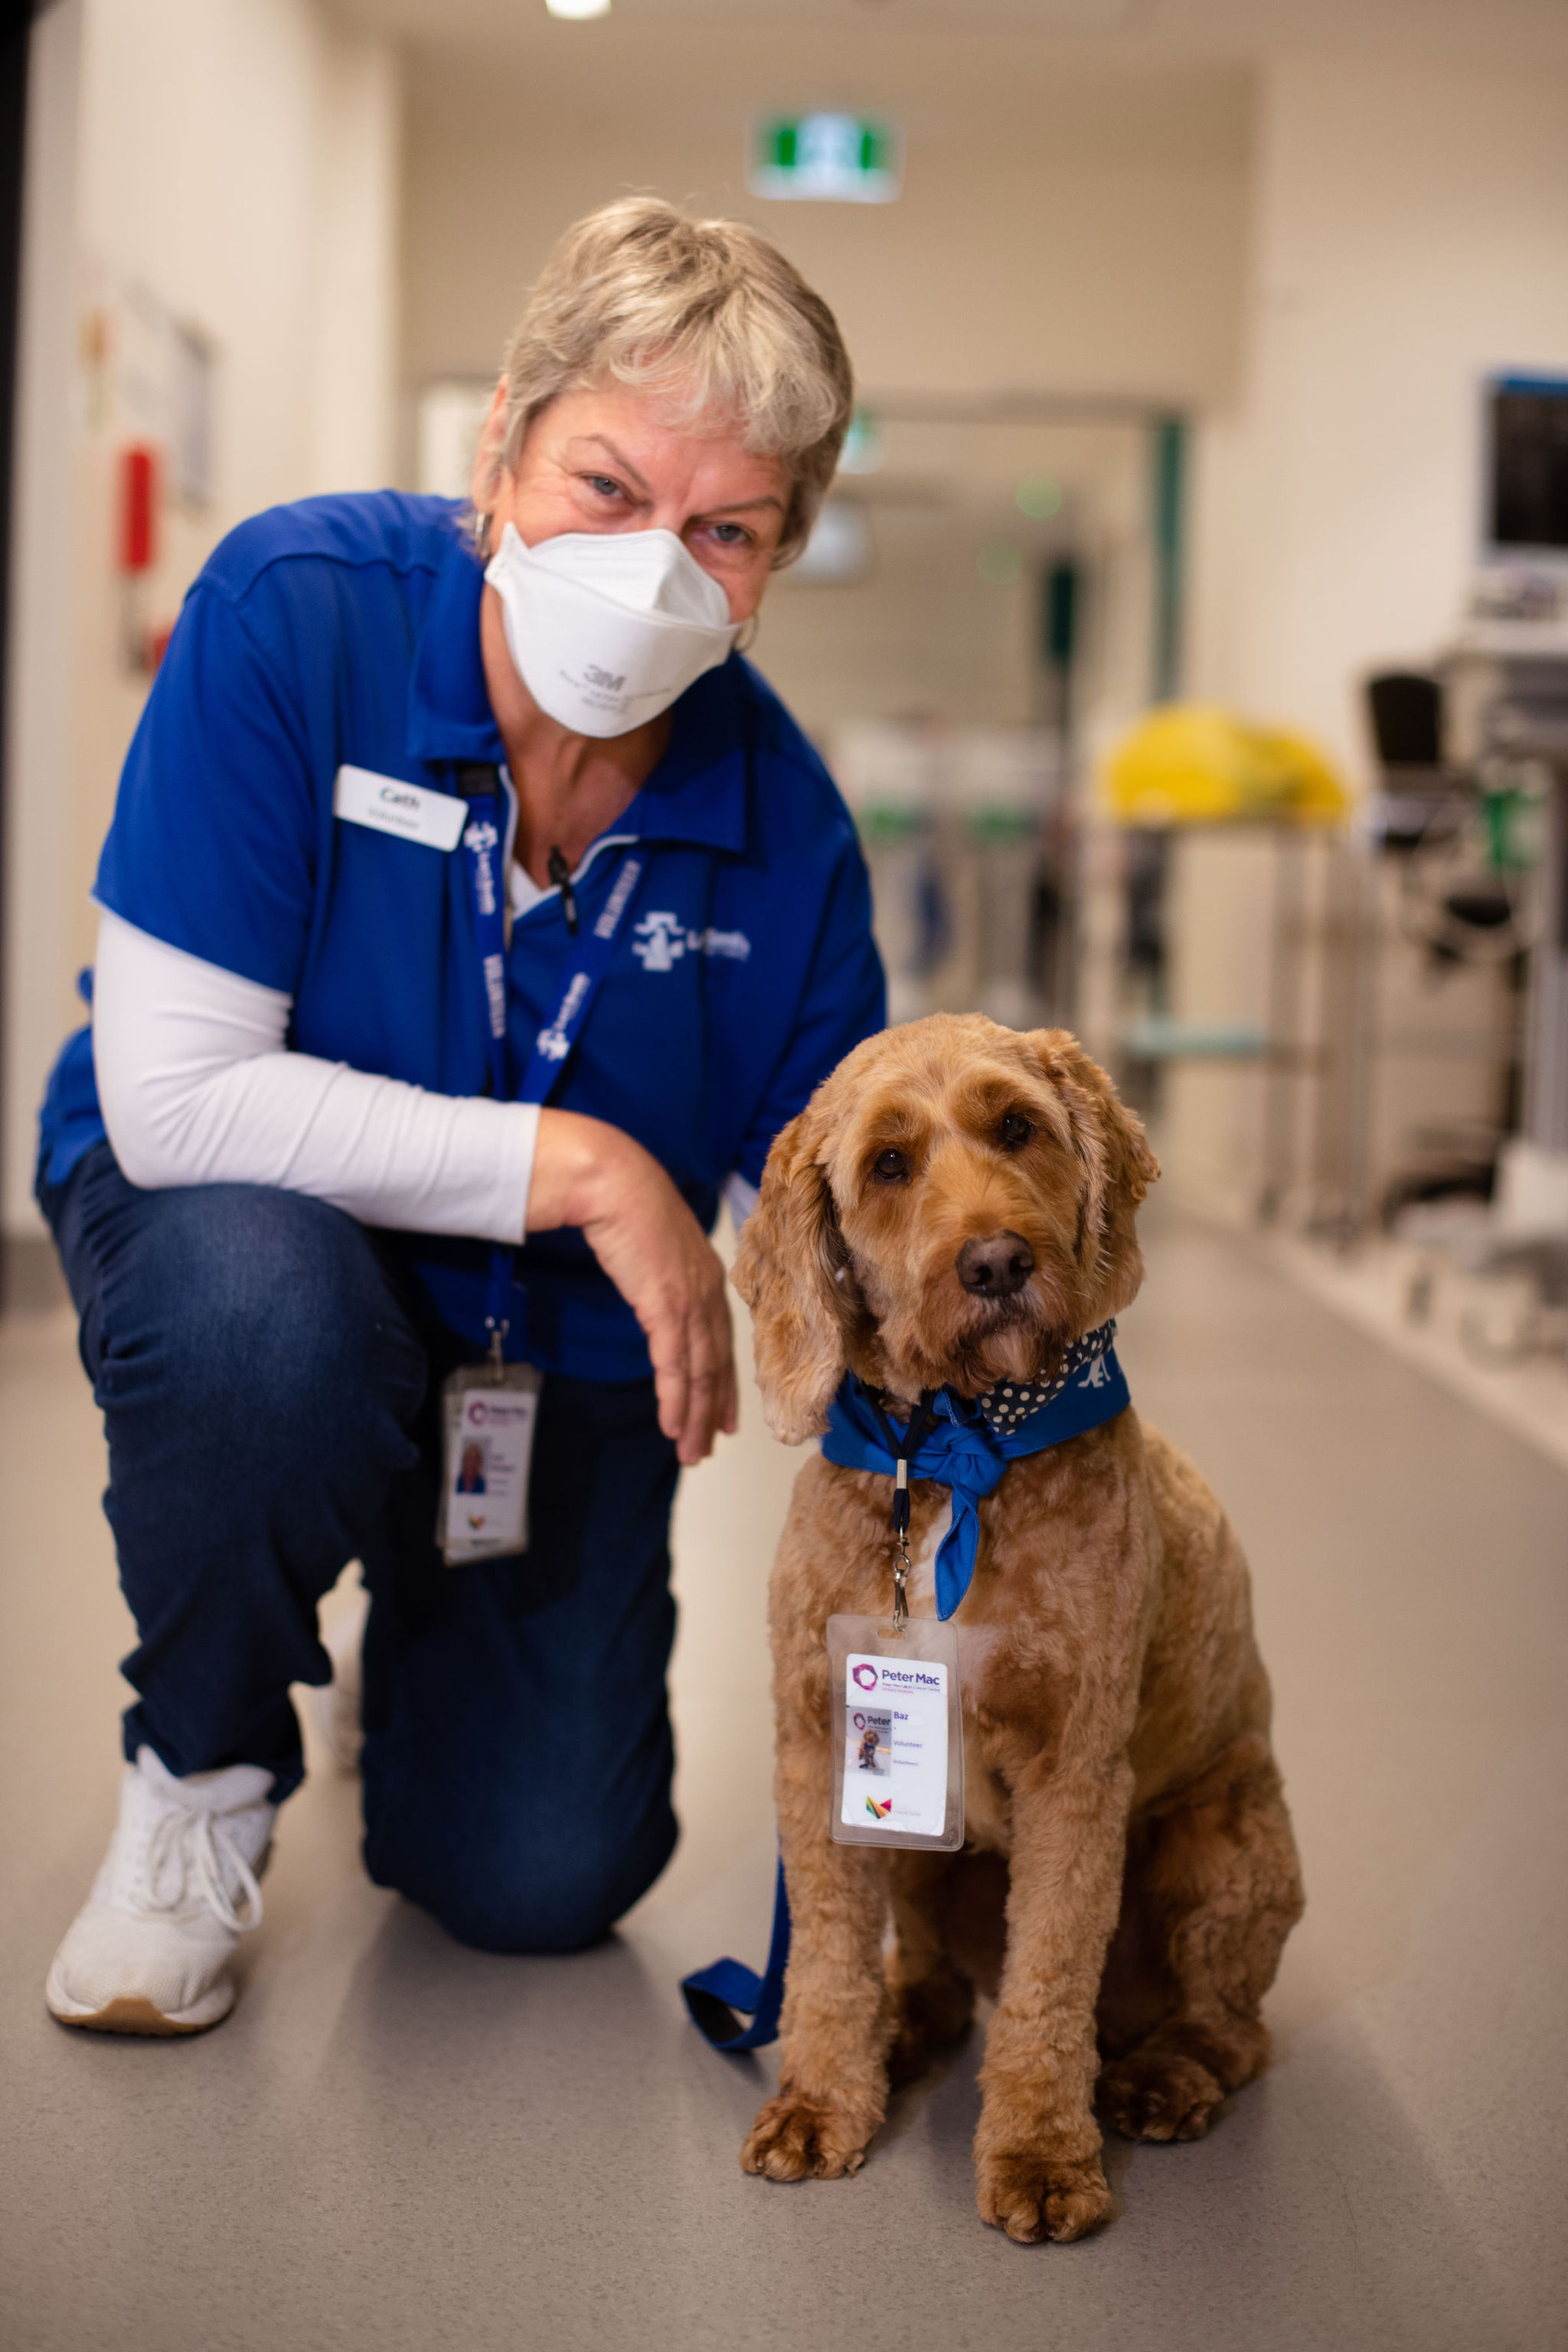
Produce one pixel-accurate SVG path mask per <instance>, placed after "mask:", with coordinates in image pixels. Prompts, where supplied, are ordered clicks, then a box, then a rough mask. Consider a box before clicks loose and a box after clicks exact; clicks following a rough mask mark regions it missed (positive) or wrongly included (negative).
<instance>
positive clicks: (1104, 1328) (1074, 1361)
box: [974, 1323, 1116, 1437]
mask: <svg viewBox="0 0 1568 2352" xmlns="http://www.w3.org/2000/svg"><path fill="white" fill-rule="evenodd" d="M1115 1337H1116V1326H1115V1324H1114V1323H1101V1324H1100V1326H1099V1327H1098V1328H1096V1329H1095V1330H1093V1331H1086V1332H1085V1333H1084V1335H1083V1338H1082V1339H1075V1340H1074V1341H1073V1343H1072V1346H1071V1347H1070V1348H1069V1349H1068V1351H1067V1354H1066V1355H1065V1356H1064V1357H1063V1358H1062V1366H1061V1370H1060V1371H1059V1372H1058V1374H1057V1376H1056V1378H1055V1380H1054V1381H1011V1382H1010V1383H1007V1384H1005V1385H1004V1384H1002V1383H998V1385H997V1386H996V1387H995V1388H994V1389H987V1390H985V1391H984V1394H983V1395H981V1396H977V1397H976V1398H975V1400H974V1402H975V1403H976V1404H977V1405H978V1406H979V1408H980V1413H981V1417H982V1419H983V1420H984V1422H985V1423H987V1425H988V1426H989V1427H990V1428H992V1429H994V1431H995V1432H996V1434H997V1436H998V1437H1005V1436H1007V1435H1008V1434H1009V1433H1010V1432H1012V1431H1013V1430H1016V1428H1017V1427H1018V1426H1019V1424H1020V1423H1023V1422H1026V1421H1027V1420H1028V1418H1029V1416H1030V1414H1031V1413H1037V1412H1040V1411H1041V1410H1042V1409H1043V1408H1044V1407H1045V1406H1046V1405H1048V1404H1054V1403H1055V1402H1056V1401H1057V1399H1058V1397H1059V1396H1060V1394H1061V1392H1062V1391H1063V1390H1064V1389H1065V1388H1066V1386H1067V1384H1068V1381H1070V1380H1071V1378H1072V1376H1073V1374H1074V1373H1075V1372H1080V1371H1081V1370H1083V1368H1084V1366H1085V1364H1088V1363H1092V1362H1093V1360H1094V1359H1095V1357H1096V1356H1103V1355H1104V1353H1105V1351H1106V1349H1107V1348H1109V1347H1110V1343H1111V1341H1112V1340H1113V1339H1115Z"/></svg>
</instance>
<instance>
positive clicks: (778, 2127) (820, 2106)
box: [741, 2091, 870, 2180]
mask: <svg viewBox="0 0 1568 2352" xmlns="http://www.w3.org/2000/svg"><path fill="white" fill-rule="evenodd" d="M869 2137H870V2134H869V2133H868V2132H867V2131H865V2130H863V2129H861V2128H860V2127H859V2126H858V2125H857V2124H856V2123H855V2122H854V2121H853V2120H852V2119H851V2118H850V2117H849V2116H847V2115H845V2114H844V2112H843V2111H842V2109H840V2108H836V2107H833V2106H829V2105H826V2104H825V2103H823V2102H821V2101H819V2100H816V2099H804V2098H802V2097H800V2096H799V2095H798V2094H797V2093H795V2092H793V2091H786V2092H783V2093H781V2094H780V2095H779V2096H778V2097H777V2098H776V2099H770V2100H769V2101H768V2103H767V2105H766V2106H765V2107H763V2108H762V2109H761V2110H760V2111H759V2113H758V2116H757V2120H756V2122H755V2123H754V2124H753V2125H752V2131H751V2137H750V2138H749V2139H748V2140H747V2142H746V2145H745V2147H743V2148H742V2150H741V2169H742V2172H761V2173H763V2174H764V2175H765V2176H766V2178H767V2179H769V2180H808V2179H810V2180H841V2179H843V2178H844V2176H845V2174H846V2173H848V2172H858V2171H859V2169H860V2167H861V2166H862V2165H863V2164H864V2163H865V2161H866V2142H867V2140H868V2138H869Z"/></svg>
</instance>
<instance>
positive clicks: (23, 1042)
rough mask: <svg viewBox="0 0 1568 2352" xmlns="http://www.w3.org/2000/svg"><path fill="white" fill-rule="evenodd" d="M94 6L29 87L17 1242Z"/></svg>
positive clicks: (48, 892) (12, 842) (16, 635)
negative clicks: (80, 147) (86, 72)
mask: <svg viewBox="0 0 1568 2352" xmlns="http://www.w3.org/2000/svg"><path fill="white" fill-rule="evenodd" d="M81 19H82V0H57V5H55V6H54V7H52V8H50V9H48V10H47V11H46V13H45V14H44V15H43V16H41V17H40V18H39V19H38V21H37V24H36V26H34V28H33V34H32V44H31V52H30V58H29V65H28V81H27V146H26V164H25V173H26V178H25V183H24V196H23V247H22V279H21V289H20V293H21V304H20V320H19V324H20V335H19V346H18V352H17V372H16V394H17V398H16V446H15V459H14V463H15V470H14V475H13V480H14V485H15V491H14V495H15V506H14V509H13V521H12V541H11V564H12V571H11V625H10V643H9V644H8V646H6V647H5V658H6V667H7V687H6V741H5V777H6V795H5V963H4V971H3V979H0V986H3V987H4V992H5V994H4V1015H5V1036H4V1046H3V1051H0V1083H3V1084H4V1087H5V1100H4V1106H3V1114H0V1119H3V1123H0V1149H3V1150H4V1154H5V1165H4V1202H3V1207H4V1221H5V1230H6V1231H12V1230H18V1229H20V1230H28V1229H36V1219H37V1212H36V1210H35V1209H34V1208H33V1206H32V1200H31V1188H32V1170H33V1160H34V1156H35V1152H36V1149H37V1145H36V1137H35V1131H34V1114H35V1111H36V1108H37V1102H38V1098H39V1097H40V1095H41V1094H42V1092H43V1080H44V1073H45V1071H46V1070H47V1066H48V1056H49V1054H50V1052H51V1050H52V1046H51V1041H54V1042H58V1038H59V1036H60V1035H61V1034H63V1031H64V1028H65V1025H66V1018H67V1004H68V997H67V992H66V982H65V973H64V970H63V965H62V959H61V953H60V940H61V938H62V936H63V934H64V931H65V929H66V927H67V909H68V905H69V900H70V874H69V864H68V841H69V822H68V820H69V810H68V802H67V795H66V792H65V789H64V786H65V779H66V777H67V775H68V770H69V760H70V735H71V726H70V713H71V678H70V620H71V534H70V530H69V528H68V517H69V513H70V506H71V463H72V447H71V443H72V434H71V425H70V416H69V411H68V406H67V403H66V400H65V398H64V390H65V386H66V385H67V383H68V382H69V378H70V372H71V362H72V353H73V349H74V344H75V337H76V325H77V317H76V300H75V268H74V262H75V238H76V210H77V129H78V107H77V89H78V73H79V57H80V45H81Z"/></svg>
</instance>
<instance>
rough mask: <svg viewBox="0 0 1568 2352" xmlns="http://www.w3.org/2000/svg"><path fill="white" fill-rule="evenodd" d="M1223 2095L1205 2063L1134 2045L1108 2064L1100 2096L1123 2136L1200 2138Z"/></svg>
mask: <svg viewBox="0 0 1568 2352" xmlns="http://www.w3.org/2000/svg"><path fill="white" fill-rule="evenodd" d="M1224 2097H1225V2087H1224V2085H1223V2084H1220V2083H1217V2082H1216V2081H1215V2078H1214V2076H1213V2075H1212V2074H1210V2073H1209V2070H1208V2068H1207V2067H1206V2066H1204V2065H1201V2064H1200V2063H1199V2062H1198V2061H1197V2059H1195V2058H1186V2057H1183V2056H1181V2055H1180V2054H1179V2053H1177V2052H1175V2051H1153V2050H1149V2051H1138V2050H1134V2051H1132V2052H1131V2054H1130V2055H1129V2056H1127V2057H1125V2058H1118V2059H1117V2060H1116V2061H1115V2062H1114V2063H1112V2064H1111V2065H1109V2066H1107V2068H1106V2069H1105V2071H1104V2073H1103V2074H1101V2075H1100V2088H1099V2092H1098V2100H1099V2104H1100V2107H1101V2108H1102V2109H1103V2111H1104V2113H1105V2116H1106V2119H1107V2121H1108V2122H1110V2124H1111V2125H1112V2126H1114V2127H1115V2129H1116V2130H1117V2131H1119V2132H1120V2133H1121V2137H1122V2138H1123V2139H1155V2140H1167V2139H1202V2137H1203V2136H1204V2134H1205V2132H1206V2131H1207V2129H1208V2127H1209V2125H1210V2124H1211V2123H1212V2122H1213V2120H1214V2114H1215V2108H1216V2107H1217V2106H1218V2105H1219V2104H1220V2101H1221V2100H1222V2099H1223V2098H1224Z"/></svg>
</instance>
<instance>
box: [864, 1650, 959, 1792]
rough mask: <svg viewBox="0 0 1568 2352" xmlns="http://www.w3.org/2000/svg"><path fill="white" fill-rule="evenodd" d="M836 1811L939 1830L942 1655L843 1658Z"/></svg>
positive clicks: (943, 1757)
mask: <svg viewBox="0 0 1568 2352" xmlns="http://www.w3.org/2000/svg"><path fill="white" fill-rule="evenodd" d="M844 1674H845V1692H844V1717H845V1728H844V1795H843V1798H842V1800H841V1801H840V1804H839V1808H838V1818H839V1820H840V1821H841V1822H845V1823H846V1824H847V1826H848V1827H849V1828H850V1829H858V1828H859V1827H860V1826H861V1824H862V1823H863V1822H870V1823H871V1824H872V1825H873V1826H879V1827H881V1828H883V1829H889V1830H902V1831H904V1832H906V1833H907V1832H913V1833H914V1834H915V1835H916V1836H917V1837H940V1836H941V1835H942V1831H943V1829H944V1828H945V1827H946V1825H947V1668H946V1667H945V1666H944V1665H943V1664H942V1663H941V1661H940V1660H939V1659H935V1658H931V1659H929V1660H928V1659H925V1658H910V1659H908V1660H903V1659H896V1658H868V1657H867V1656H866V1655H865V1654H864V1653H863V1652H851V1654H850V1655H849V1656H848V1658H847V1660H846V1661H845V1667H844Z"/></svg>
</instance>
